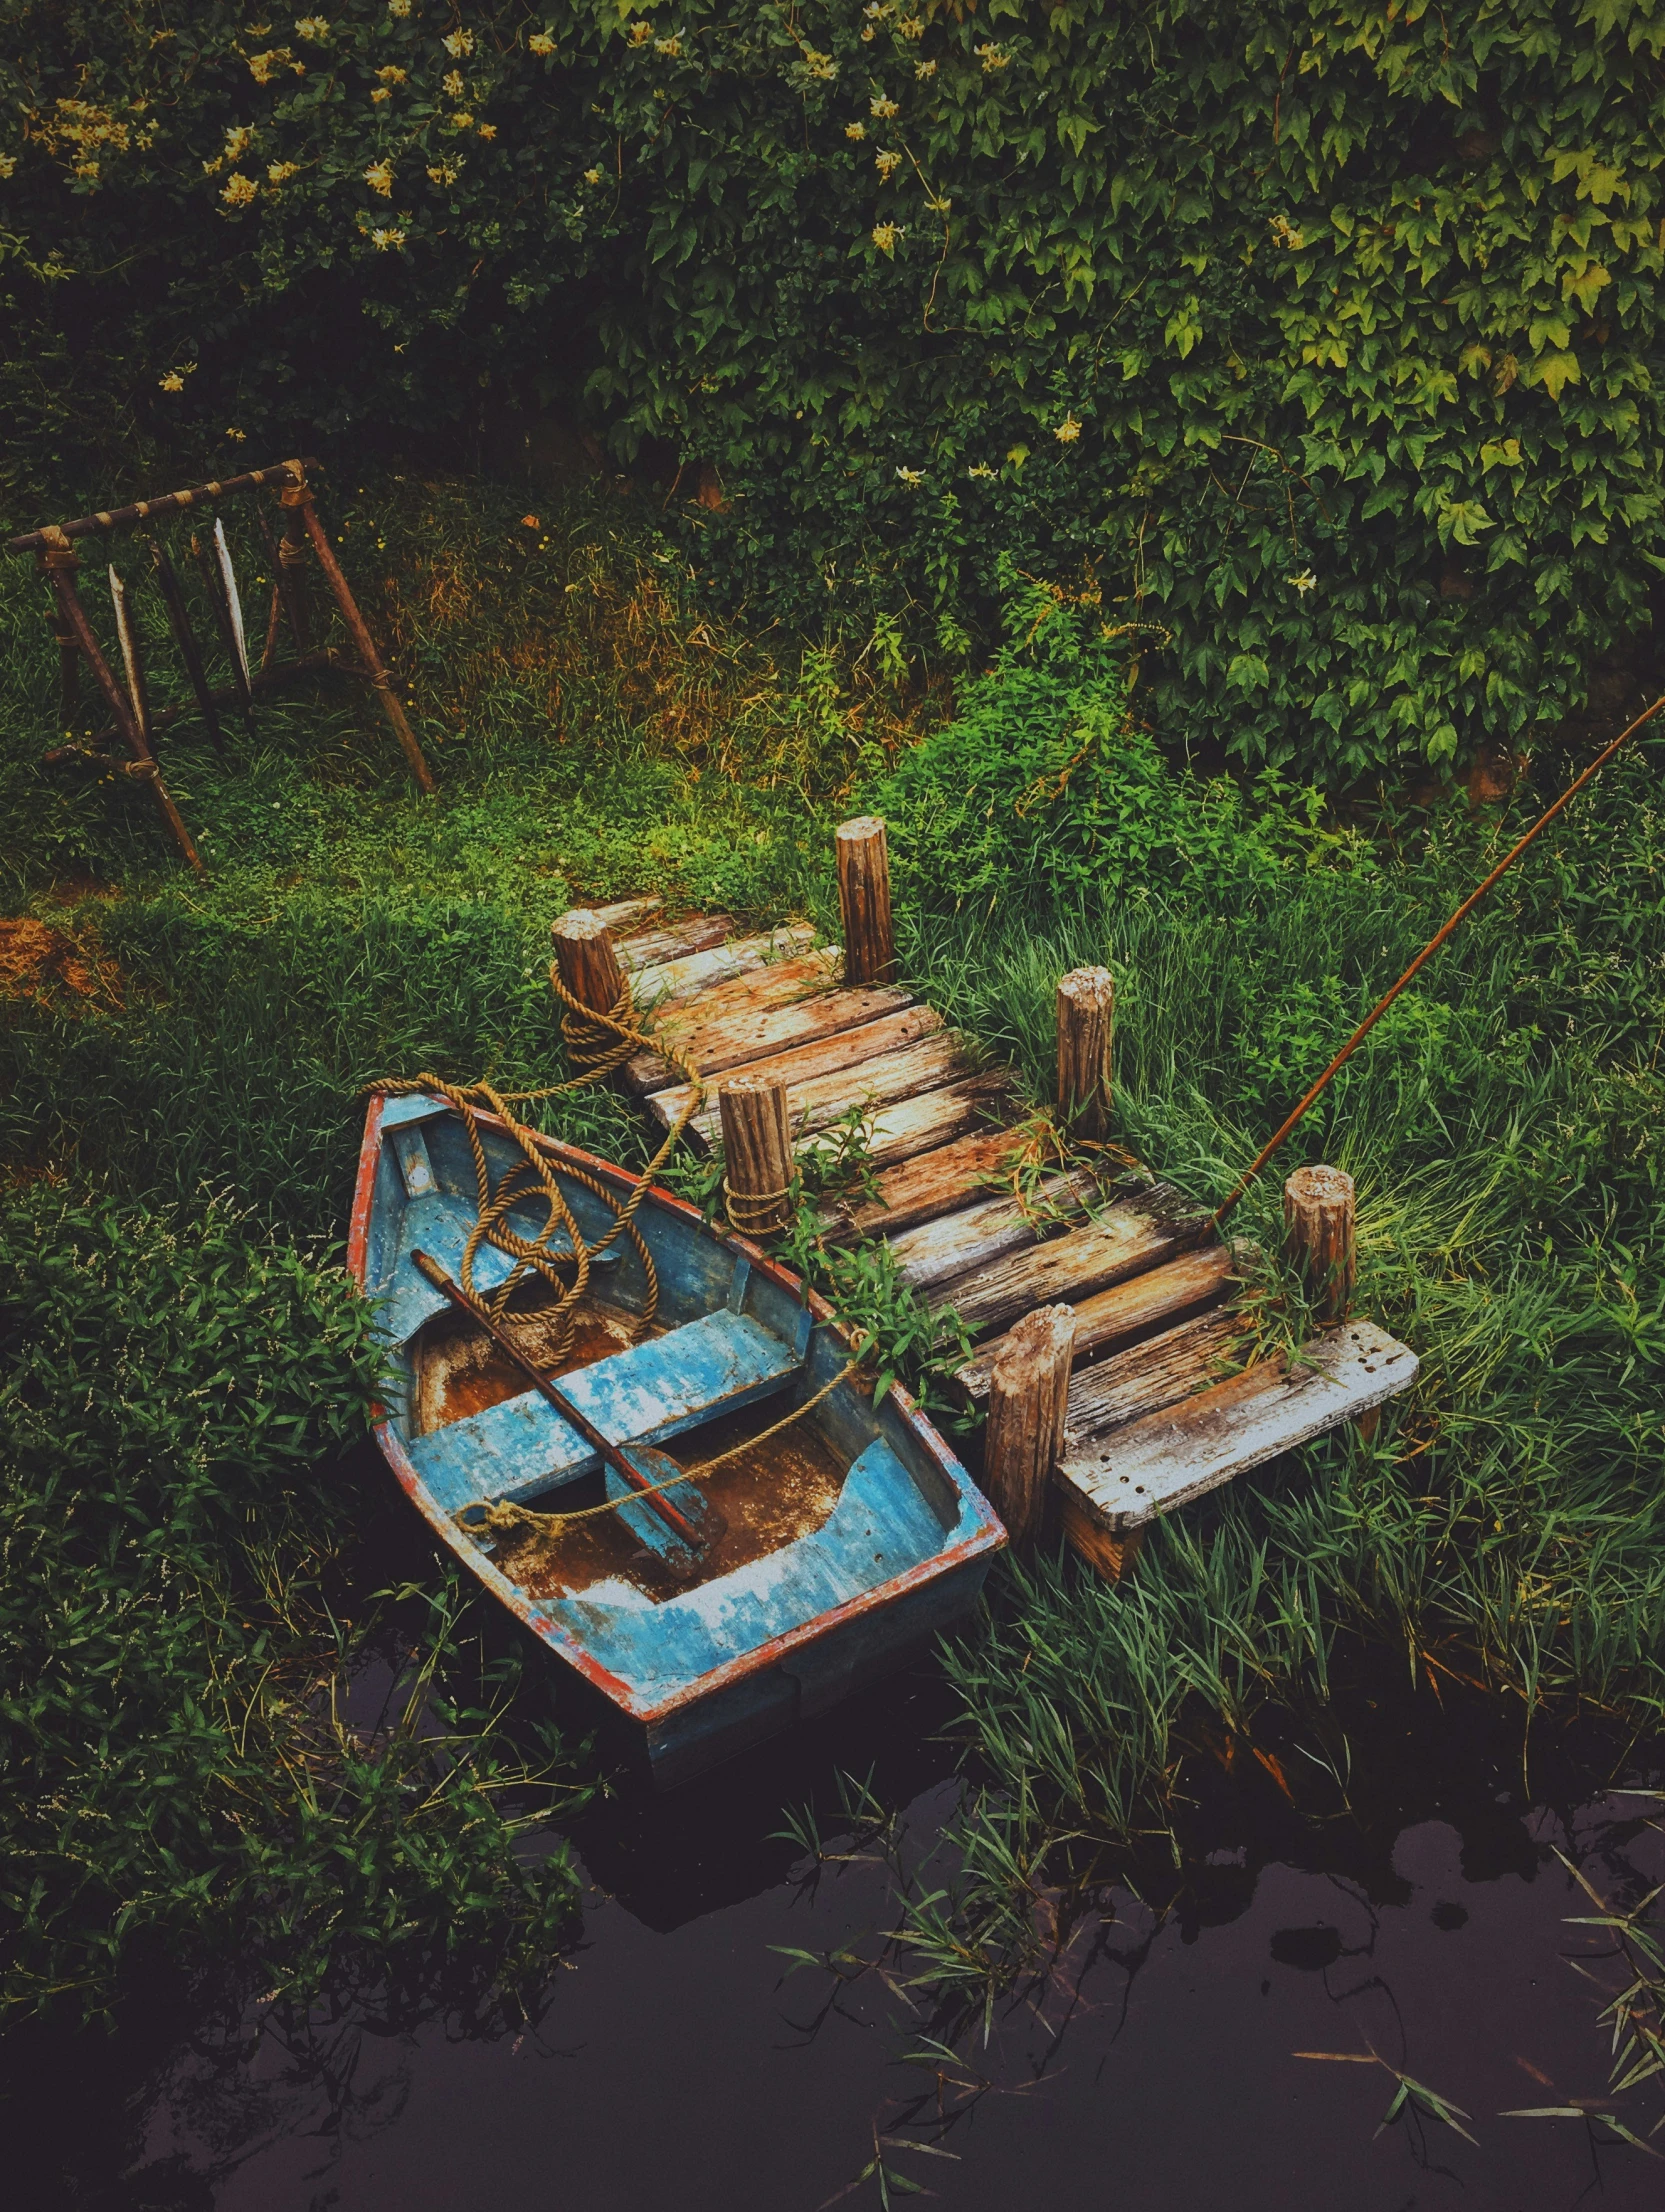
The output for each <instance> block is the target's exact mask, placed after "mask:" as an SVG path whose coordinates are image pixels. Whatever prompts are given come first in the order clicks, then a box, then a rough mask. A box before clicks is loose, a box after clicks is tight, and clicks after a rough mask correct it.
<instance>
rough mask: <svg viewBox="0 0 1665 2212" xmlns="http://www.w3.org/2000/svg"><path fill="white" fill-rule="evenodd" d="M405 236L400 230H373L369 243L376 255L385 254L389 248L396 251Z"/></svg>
mask: <svg viewBox="0 0 1665 2212" xmlns="http://www.w3.org/2000/svg"><path fill="white" fill-rule="evenodd" d="M405 236H406V234H405V232H404V231H402V230H373V231H372V232H371V233H370V243H371V245H373V246H374V247H375V249H376V251H377V252H378V253H386V252H387V251H388V250H389V249H390V248H393V249H395V250H396V249H397V248H399V247H401V246H402V245H403V244H404V242H405Z"/></svg>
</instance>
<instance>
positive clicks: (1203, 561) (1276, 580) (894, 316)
mask: <svg viewBox="0 0 1665 2212" xmlns="http://www.w3.org/2000/svg"><path fill="white" fill-rule="evenodd" d="M174 12H175V11H167V12H165V11H164V10H163V9H162V7H161V6H160V0H133V4H132V5H131V6H129V7H127V8H124V9H123V10H121V11H112V10H110V9H108V8H104V7H100V6H97V5H95V4H94V0H17V4H16V5H15V6H14V8H13V10H12V24H13V32H12V36H11V38H10V40H9V41H8V48H7V57H6V59H5V60H4V61H0V72H3V73H4V74H5V76H6V77H7V78H8V79H9V80H10V81H9V84H8V86H7V95H8V97H7V100H6V103H5V105H4V107H3V108H0V113H5V114H9V115H11V116H14V117H15V118H17V120H16V121H15V122H13V123H10V124H7V125H6V126H4V127H3V128H0V179H3V185H0V255H4V256H5V257H7V270H6V279H7V282H6V290H7V294H8V296H9V310H8V312H9V314H10V316H11V318H12V321H13V324H14V328H13V331H12V333H11V342H10V343H9V344H8V345H7V346H6V347H5V348H3V349H0V355H3V357H4V361H5V366H4V368H3V370H0V379H3V381H0V396H3V397H4V399H5V401H6V403H7V406H8V419H9V421H10V422H11V423H12V424H14V425H16V424H18V423H25V424H34V425H37V426H38V435H37V437H36V441H35V443H34V445H33V446H32V447H31V445H30V444H29V441H28V439H27V438H24V439H22V440H18V439H16V438H15V437H14V439H13V445H12V450H13V455H14V463H13V465H14V467H15V466H19V465H28V466H32V467H33V468H34V470H35V473H36V478H37V480H38V478H39V476H40V475H41V473H42V472H43V471H45V470H46V469H48V468H54V469H57V470H58V471H60V472H61V471H62V470H64V469H66V468H70V467H75V468H79V469H81V470H82V471H83V472H84V473H88V474H90V473H91V472H92V470H93V468H94V466H95V459H96V463H97V466H98V467H99V468H100V469H101V470H102V471H103V475H104V477H106V478H107V476H108V466H107V458H108V457H106V456H95V455H94V454H93V452H92V451H91V449H90V447H89V440H93V439H96V437H98V436H99V435H101V434H108V435H110V436H111V437H112V439H113V440H115V441H118V442H119V443H120V445H121V448H122V450H124V451H125V450H126V448H127V445H128V442H129V437H130V428H131V425H132V423H133V422H134V421H135V420H138V421H139V422H141V423H142V424H143V425H144V426H145V427H147V428H148V429H150V430H151V431H152V432H155V431H158V430H162V431H166V432H169V433H171V434H173V435H174V436H175V437H176V438H178V439H180V440H181V441H184V442H189V441H191V440H194V441H196V445H197V448H198V450H197V453H196V458H197V459H199V460H200V459H201V458H203V457H204V456H203V454H202V453H201V450H200V448H201V446H202V444H204V443H206V442H207V441H209V440H210V439H217V438H218V437H219V436H220V434H221V433H220V429H219V427H218V426H220V425H223V423H225V422H226V421H228V420H229V421H236V422H238V423H239V424H240V425H242V426H244V427H245V428H249V429H251V430H252V432H253V434H255V435H257V436H259V437H261V438H262V439H273V440H275V441H276V442H277V443H279V444H281V445H284V446H292V445H293V444H294V443H295V442H296V441H297V440H299V439H301V438H303V437H308V436H314V435H328V434H330V433H342V432H348V431H355V430H357V429H359V427H360V426H365V425H382V424H386V425H390V426H395V427H397V426H400V425H403V426H428V425H434V424H438V423H441V422H446V421H455V420H457V419H458V418H459V416H464V417H466V416H468V415H470V414H472V413H474V412H475V411H476V410H478V411H480V412H482V413H489V412H490V411H493V410H495V409H497V408H498V407H500V405H501V404H502V401H503V399H504V397H505V396H508V395H519V396H521V397H523V398H524V397H529V396H532V397H539V398H543V399H549V400H554V401H557V402H558V403H559V404H561V405H562V406H564V407H566V408H568V409H574V408H581V409H585V410H587V411H588V413H589V416H590V418H591V419H592V420H593V421H594V422H595V423H596V424H597V426H598V427H600V428H602V429H603V430H605V431H606V433H607V434H608V435H609V437H610V438H611V440H612V442H613V444H614V448H615V450H616V451H617V452H618V454H619V455H620V457H621V458H623V459H625V460H629V459H630V458H631V457H632V456H633V455H635V454H636V453H637V452H638V450H639V449H640V447H641V444H642V442H643V441H644V440H649V439H651V440H654V441H658V446H657V450H658V451H659V452H660V453H662V454H668V455H669V456H671V458H672V459H673V460H674V459H676V458H680V459H682V460H684V461H687V462H690V463H705V464H709V466H710V467H711V468H712V469H714V470H715V472H716V474H717V476H718V478H720V480H721V483H722V485H723V487H724V490H725V493H726V495H727V498H726V504H725V506H724V507H723V508H721V509H720V510H713V509H711V508H709V507H706V506H698V505H691V506H690V508H689V510H688V527H689V528H690V530H691V531H692V530H696V529H697V530H698V532H699V533H700V552H701V559H702V564H703V566H704V568H705V570H706V572H707V574H708V575H709V576H712V577H714V578H715V579H717V580H718V581H719V582H721V583H722V584H723V585H724V586H725V587H729V588H732V589H733V590H734V591H735V592H736V593H737V594H738V593H745V594H748V595H749V596H750V597H751V599H752V601H753V603H754V604H760V603H763V602H767V603H769V604H771V605H772V606H773V607H774V609H775V610H776V611H778V612H780V613H782V614H784V615H785V616H787V617H788V618H789V619H796V620H799V621H803V622H806V623H808V624H811V625H813V626H817V627H818V626H819V625H821V624H822V623H823V622H825V621H826V619H827V618H828V615H829V612H830V614H831V616H832V619H833V620H834V621H835V622H841V623H845V624H850V625H859V626H861V627H862V628H863V629H866V628H870V627H871V626H872V625H873V623H874V622H875V620H876V619H877V620H879V621H880V622H881V625H882V626H883V630H884V634H885V635H886V636H889V635H892V634H895V635H899V636H901V637H903V638H904V639H905V640H906V641H907V642H908V644H909V645H910V647H911V648H912V649H914V650H916V651H923V652H925V653H926V654H928V655H932V656H937V657H945V658H947V659H949V660H950V661H953V660H955V659H958V658H962V657H963V656H964V655H965V654H966V653H967V652H968V651H969V650H970V649H971V646H972V641H973V640H974V639H975V638H976V637H978V636H979V635H981V634H984V633H986V631H987V630H988V629H989V628H990V627H991V625H992V621H993V615H994V609H995V606H996V602H997V598H998V593H997V589H996V585H995V559H996V554H997V552H999V551H1000V550H1005V551H1009V552H1010V553H1012V554H1013V555H1014V556H1015V558H1016V559H1017V560H1018V563H1019V565H1020V566H1021V567H1022V568H1024V569H1026V570H1029V571H1030V572H1033V573H1045V574H1049V575H1052V576H1054V577H1058V578H1070V579H1073V580H1074V582H1075V583H1076V584H1080V583H1082V582H1084V581H1086V580H1087V579H1088V578H1091V579H1092V580H1093V581H1094V583H1095V585H1096V588H1098V589H1099V590H1100V591H1101V592H1102V593H1103V594H1104V596H1105V598H1106V600H1107V602H1111V603H1120V604H1121V605H1122V606H1123V608H1124V610H1125V611H1126V612H1127V613H1128V614H1129V615H1135V616H1137V617H1138V618H1139V619H1142V620H1148V621H1152V622H1159V623H1161V624H1162V625H1164V626H1165V627H1166V628H1167V630H1169V631H1170V632H1171V633H1172V639H1173V642H1172V646H1171V649H1170V650H1169V651H1167V652H1166V653H1165V654H1163V655H1160V656H1154V657H1152V659H1151V662H1150V667H1149V671H1148V675H1147V678H1146V683H1145V688H1144V691H1143V693H1142V698H1143V700H1145V701H1146V702H1148V709H1147V711H1148V712H1149V713H1151V714H1152V715H1153V716H1154V717H1155V720H1156V724H1157V727H1158V728H1159V730H1164V731H1166V732H1169V733H1172V734H1176V735H1177V734H1178V733H1179V732H1180V730H1181V729H1182V728H1183V729H1184V730H1185V731H1186V732H1187V733H1188V734H1190V735H1192V736H1193V737H1210V738H1213V739H1215V740H1217V741H1218V742H1219V743H1221V744H1222V745H1223V746H1224V747H1225V748H1226V749H1227V750H1229V751H1231V752H1233V753H1235V754H1237V755H1238V756H1239V757H1242V758H1244V759H1246V760H1249V761H1251V762H1253V761H1264V762H1270V763H1274V764H1277V763H1286V764H1287V763H1298V764H1300V766H1301V767H1302V768H1303V770H1308V769H1310V770H1313V771H1315V772H1318V773H1321V774H1323V775H1325V776H1329V777H1335V776H1352V775H1356V774H1358V773H1360V772H1363V771H1366V770H1369V769H1372V768H1375V767H1379V766H1381V765H1383V764H1386V763H1390V762H1392V761H1394V760H1396V759H1399V760H1410V761H1433V762H1439V761H1442V760H1448V759H1450V758H1452V757H1453V756H1455V755H1456V754H1458V753H1459V752H1462V751H1464V750H1466V749H1467V748H1468V747H1470V746H1471V745H1473V744H1474V743H1476V742H1477V741H1478V740H1479V739H1481V738H1482V737H1488V736H1489V737H1497V738H1503V739H1506V740H1509V741H1518V740H1520V739H1521V738H1523V737H1525V736H1527V735H1529V734H1530V733H1531V731H1532V730H1533V729H1534V728H1535V727H1538V726H1541V725H1543V724H1545V723H1552V722H1554V721H1556V720H1558V719H1560V718H1561V717H1563V716H1564V715H1565V714H1566V713H1568V712H1569V711H1570V710H1571V709H1574V708H1576V707H1577V706H1578V705H1579V704H1580V703H1581V701H1582V700H1583V699H1584V697H1585V694H1586V692H1587V689H1588V685H1589V679H1590V671H1591V668H1592V665H1593V664H1594V663H1595V662H1596V661H1597V660H1598V659H1599V658H1600V656H1602V655H1611V654H1613V653H1615V652H1625V651H1629V650H1630V649H1631V647H1632V644H1633V641H1634V640H1635V639H1636V637H1637V636H1638V634H1639V633H1640V632H1642V631H1643V630H1644V629H1645V627H1646V626H1647V624H1648V621H1649V617H1650V607H1651V595H1652V593H1653V592H1654V590H1655V589H1656V588H1657V579H1658V577H1659V575H1660V573H1661V571H1662V570H1665V531H1662V528H1661V518H1662V510H1665V491H1662V486H1661V479H1662V474H1665V470H1662V461H1665V454H1662V450H1661V449H1662V446H1665V419H1662V414H1661V401H1660V398H1659V397H1658V394H1659V393H1660V392H1661V391H1662V390H1665V382H1662V380H1661V377H1660V375H1659V373H1658V370H1659V363H1658V355H1659V351H1660V320H1659V308H1658V305H1657V301H1658V296H1659V277H1660V274H1661V269H1662V266H1665V256H1662V253H1661V236H1662V220H1665V187H1662V183H1661V177H1660V168H1661V163H1662V162H1665V92H1662V85H1665V79H1662V77H1661V73H1660V68H1659V63H1660V58H1661V55H1662V53H1665V0H1450V4H1448V5H1447V6H1446V7H1445V8H1443V9H1442V10H1435V9H1433V8H1432V7H1431V6H1429V5H1428V4H1427V0H1257V4H1256V5H1255V6H1253V7H1252V8H1249V9H1246V10H1245V9H1243V8H1240V7H1231V6H1227V5H1226V4H1225V0H1155V4H1153V5H1152V6H1149V7H1147V8H1144V9H1141V10H1140V11H1138V14H1137V28H1136V30H1135V28H1134V27H1133V25H1134V18H1132V17H1130V16H1129V15H1128V13H1127V11H1126V10H1125V9H1121V8H1117V7H1113V6H1111V5H1110V4H1109V0H1065V4H1064V5H1061V6H1058V7H1055V8H1052V9H1049V10H1044V11H1043V10H1037V9H1032V8H1026V7H1023V6H1021V5H1019V0H987V5H986V6H985V7H983V8H982V9H977V8H974V7H972V6H971V5H970V4H969V0H919V4H918V5H914V6H909V7H901V6H898V5H895V4H894V0H872V4H870V5H867V6H864V7H859V8H857V7H851V6H848V5H833V4H832V0H803V4H802V5H799V6H796V7H794V8H791V9H787V8H785V7H776V6H772V5H760V6H759V7H757V8H755V9H743V10H739V11H733V10H728V11H725V10H720V9H718V8H716V7H715V6H714V5H712V4H711V0H688V4H686V5H683V4H680V0H678V4H674V5H673V4H672V0H657V4H656V5H653V6H644V7H643V8H642V9H641V12H639V13H637V12H634V11H633V10H632V11H631V12H628V13H625V14H621V13H620V12H619V11H618V10H617V9H615V8H605V9H603V8H592V7H590V6H588V5H585V6H580V5H578V4H577V0H562V4H561V5H559V6H553V7H543V6H541V5H540V6H538V7H537V8H536V9H533V8H531V7H528V6H526V5H524V4H523V0H480V4H479V5H478V6H475V7H472V8H470V9H468V10H467V11H466V13H463V12H461V11H459V10H457V9H454V8H453V7H452V6H450V5H449V0H446V4H445V5H443V6H442V5H441V4H440V0H344V4H343V5H340V6H336V7H333V8H332V11H331V13H330V15H329V16H328V17H327V18H326V17H319V16H303V17H297V18H284V19H279V18H277V17H271V18H270V19H265V18H261V19H256V20H250V19H249V18H248V11H246V10H241V9H239V10H233V9H231V8H229V7H227V6H224V5H222V4H220V0H199V4H198V5H197V6H195V7H193V8H192V9H191V10H190V11H188V20H187V22H186V23H185V25H184V26H183V27H182V26H181V24H180V23H179V22H178V21H177V20H170V16H171V15H172V14H173V13H174ZM8 131H9V132H10V133H11V134H12V135H11V136H10V137H8V136H7V132H8ZM13 172H15V173H13ZM394 248H396V249H397V250H391V249H394ZM94 272H98V273H97V274H96V275H95V274H94ZM182 356H189V357H191V358H194V359H197V360H199V361H200V364H201V367H200V373H199V374H198V376H197V377H196V379H195V380H194V382H193V383H192V384H191V385H190V386H188V387H183V388H181V389H177V390H176V389H173V388H171V387H169V386H167V385H166V383H165V381H164V379H163V372H164V371H165V370H166V369H167V368H168V366H169V364H170V363H172V362H175V361H177V360H178V359H179V358H181V357H182ZM170 409H171V412H170ZM101 425H109V426H112V427H111V429H110V430H109V431H108V432H107V433H104V432H101V431H100V429H99V427H98V426H101ZM211 450H212V449H211ZM19 456H21V460H19V458H18V457H19ZM699 475H700V471H699V469H698V468H693V469H690V470H688V471H687V472H685V482H693V481H697V480H698V478H699Z"/></svg>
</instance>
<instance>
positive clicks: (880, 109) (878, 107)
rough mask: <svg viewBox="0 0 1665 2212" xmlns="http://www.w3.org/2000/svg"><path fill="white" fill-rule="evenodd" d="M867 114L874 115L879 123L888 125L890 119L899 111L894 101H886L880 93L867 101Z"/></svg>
mask: <svg viewBox="0 0 1665 2212" xmlns="http://www.w3.org/2000/svg"><path fill="white" fill-rule="evenodd" d="M867 112H868V114H869V115H876V116H877V117H878V119H879V121H880V122H881V123H888V122H889V121H890V119H891V117H892V116H893V115H896V114H898V113H899V112H900V110H899V109H898V108H897V105H896V102H895V101H894V100H887V99H886V98H885V96H884V94H883V93H882V92H880V93H876V94H875V95H874V97H873V98H872V99H871V100H869V101H868V103H867Z"/></svg>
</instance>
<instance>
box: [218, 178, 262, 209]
mask: <svg viewBox="0 0 1665 2212" xmlns="http://www.w3.org/2000/svg"><path fill="white" fill-rule="evenodd" d="M255 191H256V186H255V181H254V179H253V177H244V176H234V177H227V179H226V181H225V189H224V190H223V191H222V192H221V194H220V198H221V199H222V200H224V202H225V204H226V206H227V207H247V206H248V204H249V202H250V201H251V200H252V199H253V198H254V196H255Z"/></svg>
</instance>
